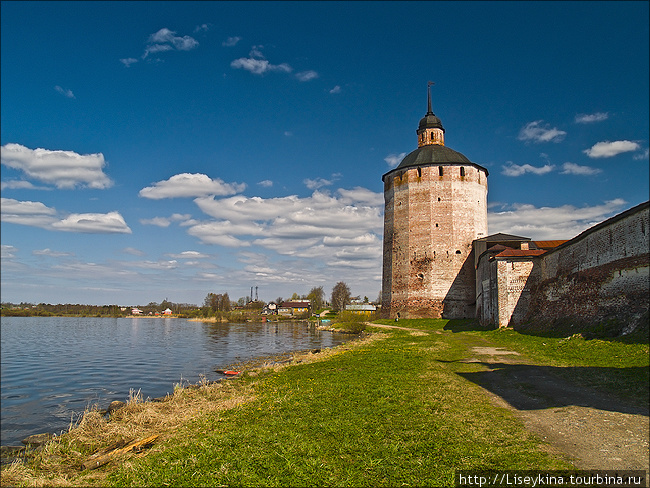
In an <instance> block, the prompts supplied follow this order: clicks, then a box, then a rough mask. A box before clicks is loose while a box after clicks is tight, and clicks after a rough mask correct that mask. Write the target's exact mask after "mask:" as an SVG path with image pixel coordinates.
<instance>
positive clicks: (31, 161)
mask: <svg viewBox="0 0 650 488" xmlns="http://www.w3.org/2000/svg"><path fill="white" fill-rule="evenodd" d="M1 154H2V156H1V160H2V164H3V165H5V166H7V167H9V168H13V169H17V170H20V171H22V172H24V173H25V174H26V175H27V176H28V177H29V178H33V179H36V180H39V181H42V182H44V183H48V184H53V185H55V186H56V187H57V188H60V189H71V188H75V187H77V186H82V187H88V188H93V189H104V188H109V187H111V186H112V185H113V182H112V181H111V179H110V178H109V177H108V176H107V175H106V174H105V173H104V172H103V171H102V170H103V168H104V166H106V162H105V161H104V155H103V154H101V153H97V154H83V155H82V154H77V153H75V152H72V151H50V150H48V149H41V148H38V149H29V148H27V147H25V146H21V145H20V144H11V143H10V144H5V145H4V146H2V148H1Z"/></svg>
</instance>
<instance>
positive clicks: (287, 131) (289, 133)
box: [284, 130, 293, 137]
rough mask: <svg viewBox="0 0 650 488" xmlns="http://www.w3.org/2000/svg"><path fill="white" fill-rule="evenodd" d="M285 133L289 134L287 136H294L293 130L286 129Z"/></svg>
mask: <svg viewBox="0 0 650 488" xmlns="http://www.w3.org/2000/svg"><path fill="white" fill-rule="evenodd" d="M284 135H285V136H287V137H291V136H293V132H291V131H290V130H285V131H284Z"/></svg>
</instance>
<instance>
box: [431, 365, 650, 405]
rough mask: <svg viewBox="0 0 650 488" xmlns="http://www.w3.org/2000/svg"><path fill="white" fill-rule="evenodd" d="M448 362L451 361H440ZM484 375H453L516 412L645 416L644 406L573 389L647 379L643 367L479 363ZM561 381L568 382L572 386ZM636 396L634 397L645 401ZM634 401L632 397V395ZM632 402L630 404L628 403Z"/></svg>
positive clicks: (597, 392)
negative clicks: (575, 409)
mask: <svg viewBox="0 0 650 488" xmlns="http://www.w3.org/2000/svg"><path fill="white" fill-rule="evenodd" d="M440 362H452V361H440ZM473 364H480V365H482V366H485V367H486V368H488V369H487V370H486V371H478V372H457V373H456V374H458V375H459V376H462V377H463V378H465V379H467V380H469V381H471V382H472V383H475V384H477V385H479V386H481V387H482V388H485V389H486V390H488V391H490V392H492V393H494V394H495V395H498V396H500V397H501V398H503V399H504V400H505V401H506V402H508V403H509V404H510V405H512V406H513V407H514V408H516V409H517V410H539V409H545V408H553V407H565V406H569V405H575V406H580V407H591V408H596V409H599V410H608V411H612V412H620V413H627V414H636V415H644V416H646V417H647V416H648V406H647V405H646V406H634V405H630V404H627V401H625V400H621V399H620V398H617V397H615V396H613V395H612V394H606V393H602V392H600V391H597V390H595V389H592V388H588V387H585V386H576V385H577V384H578V383H581V382H582V381H581V379H587V378H595V379H596V381H597V382H599V379H600V382H602V379H603V378H606V379H607V380H608V381H609V382H610V383H616V382H624V381H625V380H626V378H627V379H629V378H634V377H639V376H641V375H647V369H648V368H647V367H630V368H607V367H568V368H558V367H554V366H534V365H529V364H508V363H499V362H496V363H491V362H480V363H473ZM562 377H564V378H572V380H571V381H575V382H576V384H573V383H569V382H568V381H566V380H564V379H563V378H562ZM647 394H648V393H647V390H645V393H643V392H639V395H638V397H640V398H647ZM635 397H636V395H635ZM632 401H633V400H632Z"/></svg>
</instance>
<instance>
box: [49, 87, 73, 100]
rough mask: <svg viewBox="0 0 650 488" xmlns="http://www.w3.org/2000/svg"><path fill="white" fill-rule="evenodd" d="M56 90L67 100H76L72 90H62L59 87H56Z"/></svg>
mask: <svg viewBox="0 0 650 488" xmlns="http://www.w3.org/2000/svg"><path fill="white" fill-rule="evenodd" d="M54 89H55V90H56V91H58V92H59V93H60V94H61V95H63V96H64V97H66V98H76V97H75V96H74V93H72V90H70V89H65V88H61V87H60V86H59V85H56V86H55V87H54Z"/></svg>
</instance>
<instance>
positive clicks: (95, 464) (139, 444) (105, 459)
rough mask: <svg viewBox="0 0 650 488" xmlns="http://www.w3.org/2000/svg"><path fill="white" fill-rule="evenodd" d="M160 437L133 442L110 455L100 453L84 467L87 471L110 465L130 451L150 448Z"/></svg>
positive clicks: (91, 458)
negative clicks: (113, 460) (112, 461)
mask: <svg viewBox="0 0 650 488" xmlns="http://www.w3.org/2000/svg"><path fill="white" fill-rule="evenodd" d="M159 435H160V434H155V435H152V436H149V437H146V438H144V439H140V440H139V441H133V442H131V443H130V444H128V445H126V446H124V447H120V448H119V449H113V450H112V451H110V452H108V453H101V452H100V453H97V454H93V455H92V456H90V457H89V458H88V459H87V460H86V461H85V462H84V463H83V466H84V468H85V469H97V468H99V467H100V466H103V465H105V464H107V463H109V462H110V461H111V460H112V459H114V458H116V457H117V456H120V455H122V454H125V453H127V452H129V451H133V450H139V449H142V448H144V447H147V446H149V445H150V444H153V442H154V441H155V440H156V439H157V438H158V436H159Z"/></svg>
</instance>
